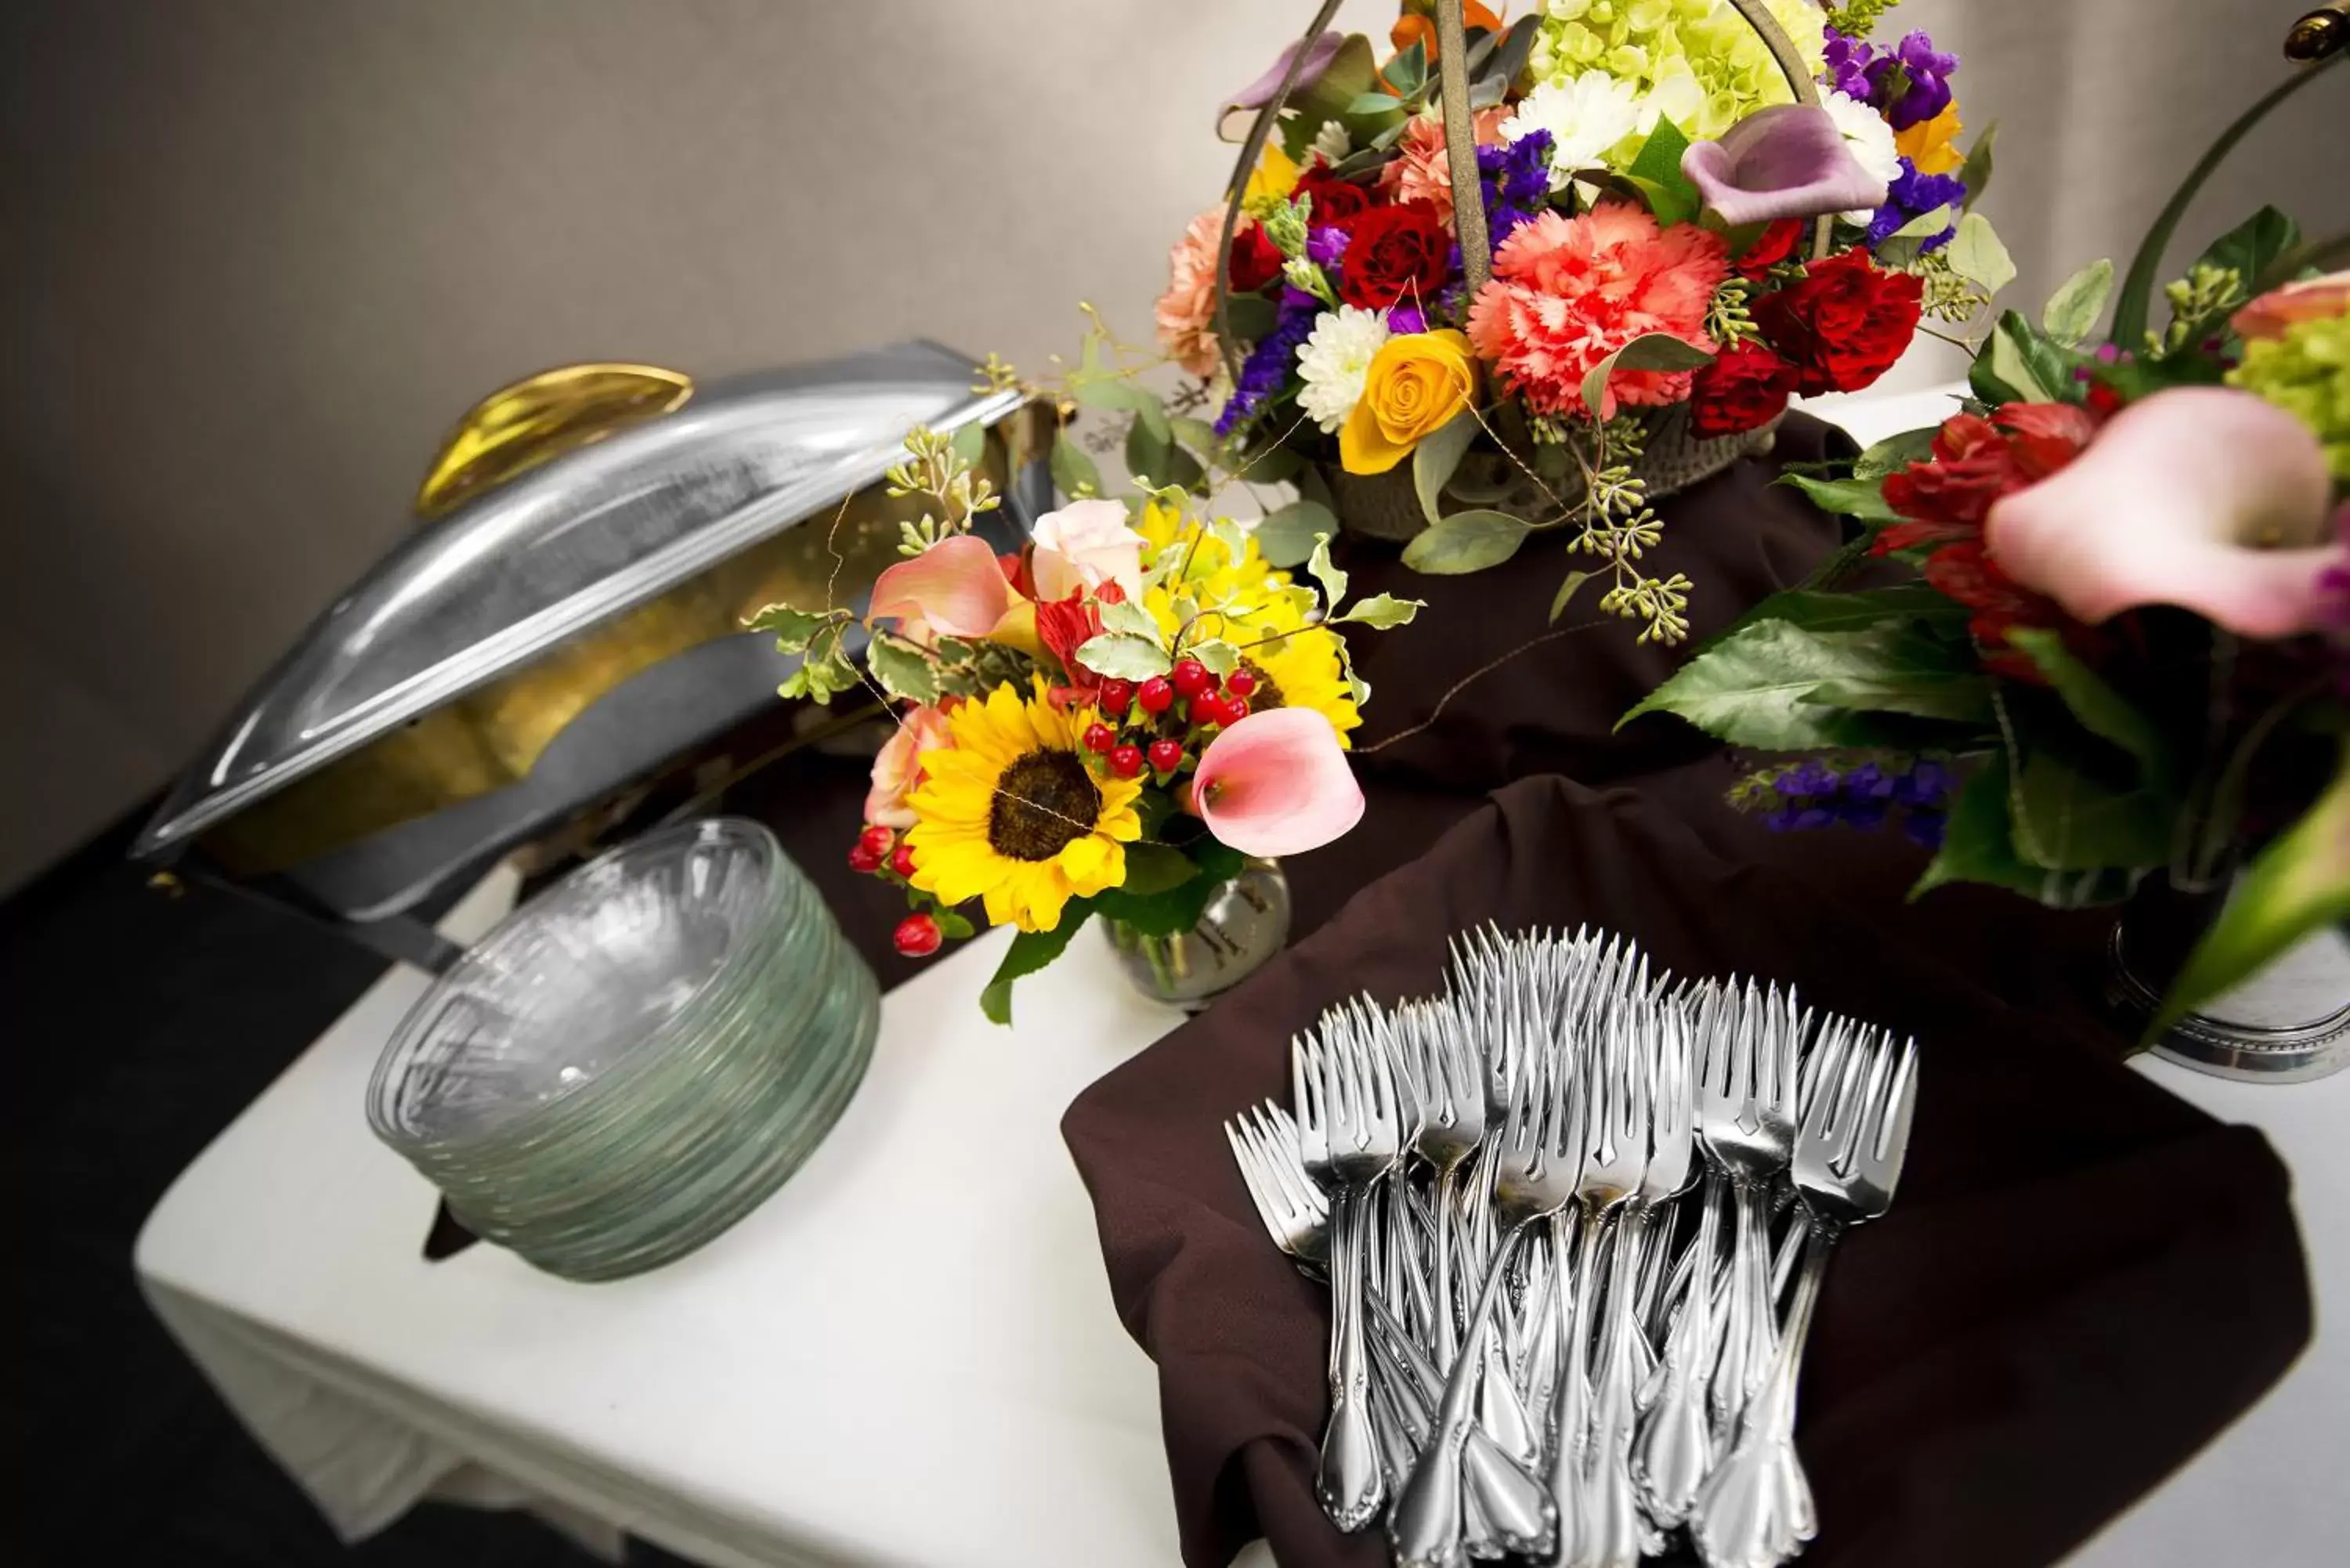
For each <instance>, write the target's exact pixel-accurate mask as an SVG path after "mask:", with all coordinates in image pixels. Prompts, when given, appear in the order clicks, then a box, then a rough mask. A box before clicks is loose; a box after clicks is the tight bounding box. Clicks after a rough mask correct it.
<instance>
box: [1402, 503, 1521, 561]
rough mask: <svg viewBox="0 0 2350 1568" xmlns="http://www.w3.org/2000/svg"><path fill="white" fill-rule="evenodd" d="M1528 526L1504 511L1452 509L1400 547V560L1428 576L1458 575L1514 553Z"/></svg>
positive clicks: (1501, 559) (1502, 559) (1519, 518)
mask: <svg viewBox="0 0 2350 1568" xmlns="http://www.w3.org/2000/svg"><path fill="white" fill-rule="evenodd" d="M1531 532H1532V530H1531V529H1530V528H1529V527H1528V526H1527V524H1526V520H1525V519H1524V518H1523V517H1513V516H1512V515H1510V514H1508V513H1506V512H1485V511H1477V512H1455V513H1454V514H1452V515H1451V516H1450V517H1447V518H1444V519H1442V520H1441V521H1440V522H1438V523H1437V524H1435V525H1434V526H1432V527H1430V529H1429V530H1428V532H1426V533H1425V534H1419V535H1414V536H1413V537H1412V541H1411V543H1410V544H1409V545H1405V546H1404V547H1403V564H1404V565H1405V566H1409V567H1410V568H1411V569H1412V570H1413V571H1415V572H1425V573H1427V574H1428V575H1429V576H1434V577H1451V576H1461V575H1462V574H1464V573H1468V572H1482V571H1483V570H1484V569H1485V568H1486V567H1488V566H1500V565H1501V564H1502V563H1503V561H1506V560H1508V559H1509V558H1510V557H1511V556H1514V555H1516V554H1517V553H1518V546H1519V545H1523V544H1524V543H1525V542H1526V535H1527V534H1529V533H1531Z"/></svg>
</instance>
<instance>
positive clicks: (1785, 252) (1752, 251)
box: [1730, 218, 1804, 283]
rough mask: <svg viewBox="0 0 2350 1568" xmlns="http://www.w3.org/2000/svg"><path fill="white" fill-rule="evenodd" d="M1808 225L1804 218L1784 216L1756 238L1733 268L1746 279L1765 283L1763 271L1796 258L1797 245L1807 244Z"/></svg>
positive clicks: (1732, 265) (1765, 271)
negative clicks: (1805, 235) (1806, 230)
mask: <svg viewBox="0 0 2350 1568" xmlns="http://www.w3.org/2000/svg"><path fill="white" fill-rule="evenodd" d="M1803 243H1804V220H1803V219H1801V218H1782V219H1780V220H1779V221H1778V222H1777V223H1773V224H1771V225H1770V226H1769V227H1768V228H1766V229H1764V230H1763V232H1762V234H1759V235H1757V236H1756V237H1755V241H1754V243H1753V244H1751V245H1749V246H1747V247H1746V254H1743V255H1742V256H1740V257H1739V258H1738V259H1737V260H1736V261H1734V262H1732V263H1731V264H1730V265H1731V268H1732V269H1733V270H1734V271H1736V272H1737V274H1738V275H1739V276H1741V277H1742V278H1746V279H1748V280H1749V281H1751V282H1754V283H1760V282H1762V281H1763V274H1765V273H1767V272H1769V271H1770V270H1771V269H1772V268H1773V267H1774V266H1777V265H1779V264H1780V263H1781V262H1783V261H1789V260H1792V259H1793V258H1794V254H1795V247H1796V246H1797V245H1799V244H1803Z"/></svg>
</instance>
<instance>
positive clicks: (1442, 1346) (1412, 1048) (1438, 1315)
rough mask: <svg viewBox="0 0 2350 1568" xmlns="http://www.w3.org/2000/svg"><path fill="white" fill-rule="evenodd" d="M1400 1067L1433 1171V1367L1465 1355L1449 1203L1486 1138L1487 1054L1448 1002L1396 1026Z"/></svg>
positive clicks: (1410, 1013)
mask: <svg viewBox="0 0 2350 1568" xmlns="http://www.w3.org/2000/svg"><path fill="white" fill-rule="evenodd" d="M1398 1023H1399V1027H1398V1029H1397V1043H1398V1044H1399V1046H1400V1047H1401V1049H1400V1050H1399V1052H1398V1065H1399V1067H1400V1068H1401V1069H1402V1073H1403V1077H1404V1080H1405V1082H1406V1083H1407V1084H1408V1085H1409V1088H1410V1093H1411V1097H1412V1100H1413V1102H1414V1104H1415V1105H1417V1106H1418V1107H1419V1138H1418V1140H1417V1142H1418V1147H1419V1153H1420V1156H1421V1157H1422V1158H1425V1159H1426V1160H1427V1161H1428V1163H1429V1164H1430V1166H1431V1167H1432V1168H1434V1169H1435V1171H1436V1235H1435V1251H1436V1302H1435V1309H1436V1310H1435V1320H1436V1321H1435V1324H1434V1329H1435V1333H1434V1334H1433V1338H1434V1341H1435V1345H1436V1360H1437V1365H1438V1366H1451V1365H1452V1358H1453V1357H1454V1356H1455V1355H1458V1354H1459V1353H1460V1348H1461V1345H1460V1333H1459V1327H1458V1325H1457V1324H1455V1323H1454V1321H1453V1317H1454V1302H1453V1290H1452V1251H1453V1249H1452V1203H1453V1190H1454V1187H1455V1185H1456V1183H1457V1182H1458V1181H1459V1179H1460V1174H1461V1164H1462V1162H1464V1161H1465V1160H1467V1159H1468V1158H1469V1156H1470V1155H1471V1153H1472V1152H1473V1151H1474V1150H1475V1149H1476V1147H1477V1143H1478V1140H1479V1139H1481V1138H1482V1137H1484V1136H1485V1084H1484V1066H1485V1064H1484V1054H1483V1053H1482V1051H1480V1050H1478V1049H1477V1047H1476V1044H1475V1043H1474V1042H1475V1037H1474V1036H1473V1035H1472V1034H1471V1032H1470V1029H1469V1025H1468V1021H1467V1020H1465V1019H1464V1018H1463V1017H1462V1016H1461V1012H1460V1010H1459V1009H1457V1008H1455V1007H1453V1006H1451V1005H1450V1004H1448V1003H1447V1002H1419V1003H1416V1004H1414V1005H1412V1006H1411V1007H1409V1008H1408V1009H1406V1010H1405V1011H1404V1012H1403V1013H1402V1014H1401V1016H1400V1017H1399V1020H1398Z"/></svg>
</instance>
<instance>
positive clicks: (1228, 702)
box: [1083, 659, 1256, 784]
mask: <svg viewBox="0 0 2350 1568" xmlns="http://www.w3.org/2000/svg"><path fill="white" fill-rule="evenodd" d="M1255 690H1256V677H1255V676H1253V675H1252V674H1250V673H1249V672H1248V671H1247V670H1233V671H1232V673H1231V674H1230V675H1227V676H1225V677H1224V678H1223V679H1222V680H1217V679H1216V676H1215V674H1214V672H1213V671H1211V670H1209V668H1208V667H1207V666H1206V665H1204V664H1202V663H1201V662H1200V661H1199V660H1198V659H1177V660H1176V661H1175V667H1174V668H1173V669H1172V670H1169V671H1168V672H1167V673H1166V674H1164V675H1154V676H1152V677H1151V678H1150V679H1149V680H1145V681H1143V682H1141V683H1140V684H1139V685H1138V684H1137V683H1135V682H1134V681H1131V680H1105V681H1103V682H1102V683H1101V691H1100V692H1099V694H1098V696H1097V699H1096V701H1097V706H1098V707H1099V709H1100V711H1101V713H1102V716H1103V722H1095V723H1093V724H1089V725H1087V728H1086V732H1085V735H1084V737H1083V740H1084V742H1085V748H1086V750H1087V751H1089V752H1091V753H1095V754H1096V755H1097V756H1098V757H1100V758H1101V759H1102V763H1103V765H1104V766H1105V767H1107V769H1108V770H1109V772H1111V773H1112V774H1116V775H1117V776H1118V777H1119V778H1122V779H1132V778H1140V777H1141V776H1142V774H1143V771H1144V770H1145V769H1146V768H1147V769H1149V772H1150V774H1151V776H1152V777H1153V778H1154V779H1155V780H1156V781H1157V782H1158V783H1159V784H1166V783H1167V782H1168V781H1169V780H1170V779H1172V778H1173V777H1174V776H1175V775H1176V774H1179V773H1182V772H1184V771H1186V769H1187V768H1189V767H1190V766H1191V765H1192V763H1193V762H1194V758H1193V754H1192V753H1193V749H1194V748H1195V747H1196V746H1198V745H1201V744H1204V743H1205V742H1206V741H1207V739H1208V735H1207V733H1206V732H1208V731H1211V730H1219V729H1227V728H1229V727H1231V726H1232V725H1234V724H1237V723H1239V722H1241V721H1242V720H1243V719H1245V718H1247V717H1248V713H1249V693H1251V692H1253V691H1255Z"/></svg>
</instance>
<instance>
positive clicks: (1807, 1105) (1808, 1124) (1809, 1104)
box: [1796, 1017, 1854, 1142]
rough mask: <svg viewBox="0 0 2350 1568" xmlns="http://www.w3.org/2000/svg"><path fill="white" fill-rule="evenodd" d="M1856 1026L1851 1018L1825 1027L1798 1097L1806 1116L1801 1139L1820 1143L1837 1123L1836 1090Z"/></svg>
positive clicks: (1813, 1049) (1807, 1063) (1805, 1065)
mask: <svg viewBox="0 0 2350 1568" xmlns="http://www.w3.org/2000/svg"><path fill="white" fill-rule="evenodd" d="M1853 1030H1854V1025H1853V1022H1852V1020H1850V1019H1848V1018H1835V1017H1832V1018H1830V1019H1829V1020H1828V1021H1827V1023H1825V1024H1824V1025H1823V1026H1822V1027H1821V1030H1820V1037H1819V1041H1818V1043H1817V1044H1814V1045H1813V1047H1812V1049H1811V1054H1810V1057H1809V1059H1808V1060H1806V1061H1805V1062H1804V1085H1803V1090H1802V1092H1801V1093H1800V1094H1799V1095H1798V1096H1796V1098H1797V1102H1798V1105H1799V1107H1800V1109H1801V1111H1802V1115H1803V1124H1802V1127H1801V1129H1800V1130H1799V1132H1798V1134H1797V1136H1798V1137H1803V1138H1805V1139H1807V1140H1810V1141H1813V1142H1817V1141H1819V1140H1820V1139H1822V1138H1825V1137H1827V1136H1828V1133H1829V1131H1830V1129H1831V1128H1832V1127H1833V1126H1834V1124H1835V1099H1836V1095H1835V1089H1836V1086H1837V1085H1839V1084H1840V1083H1841V1081H1842V1077H1843V1073H1844V1062H1845V1055H1846V1053H1847V1052H1848V1051H1850V1050H1851V1049H1852V1043H1853Z"/></svg>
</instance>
